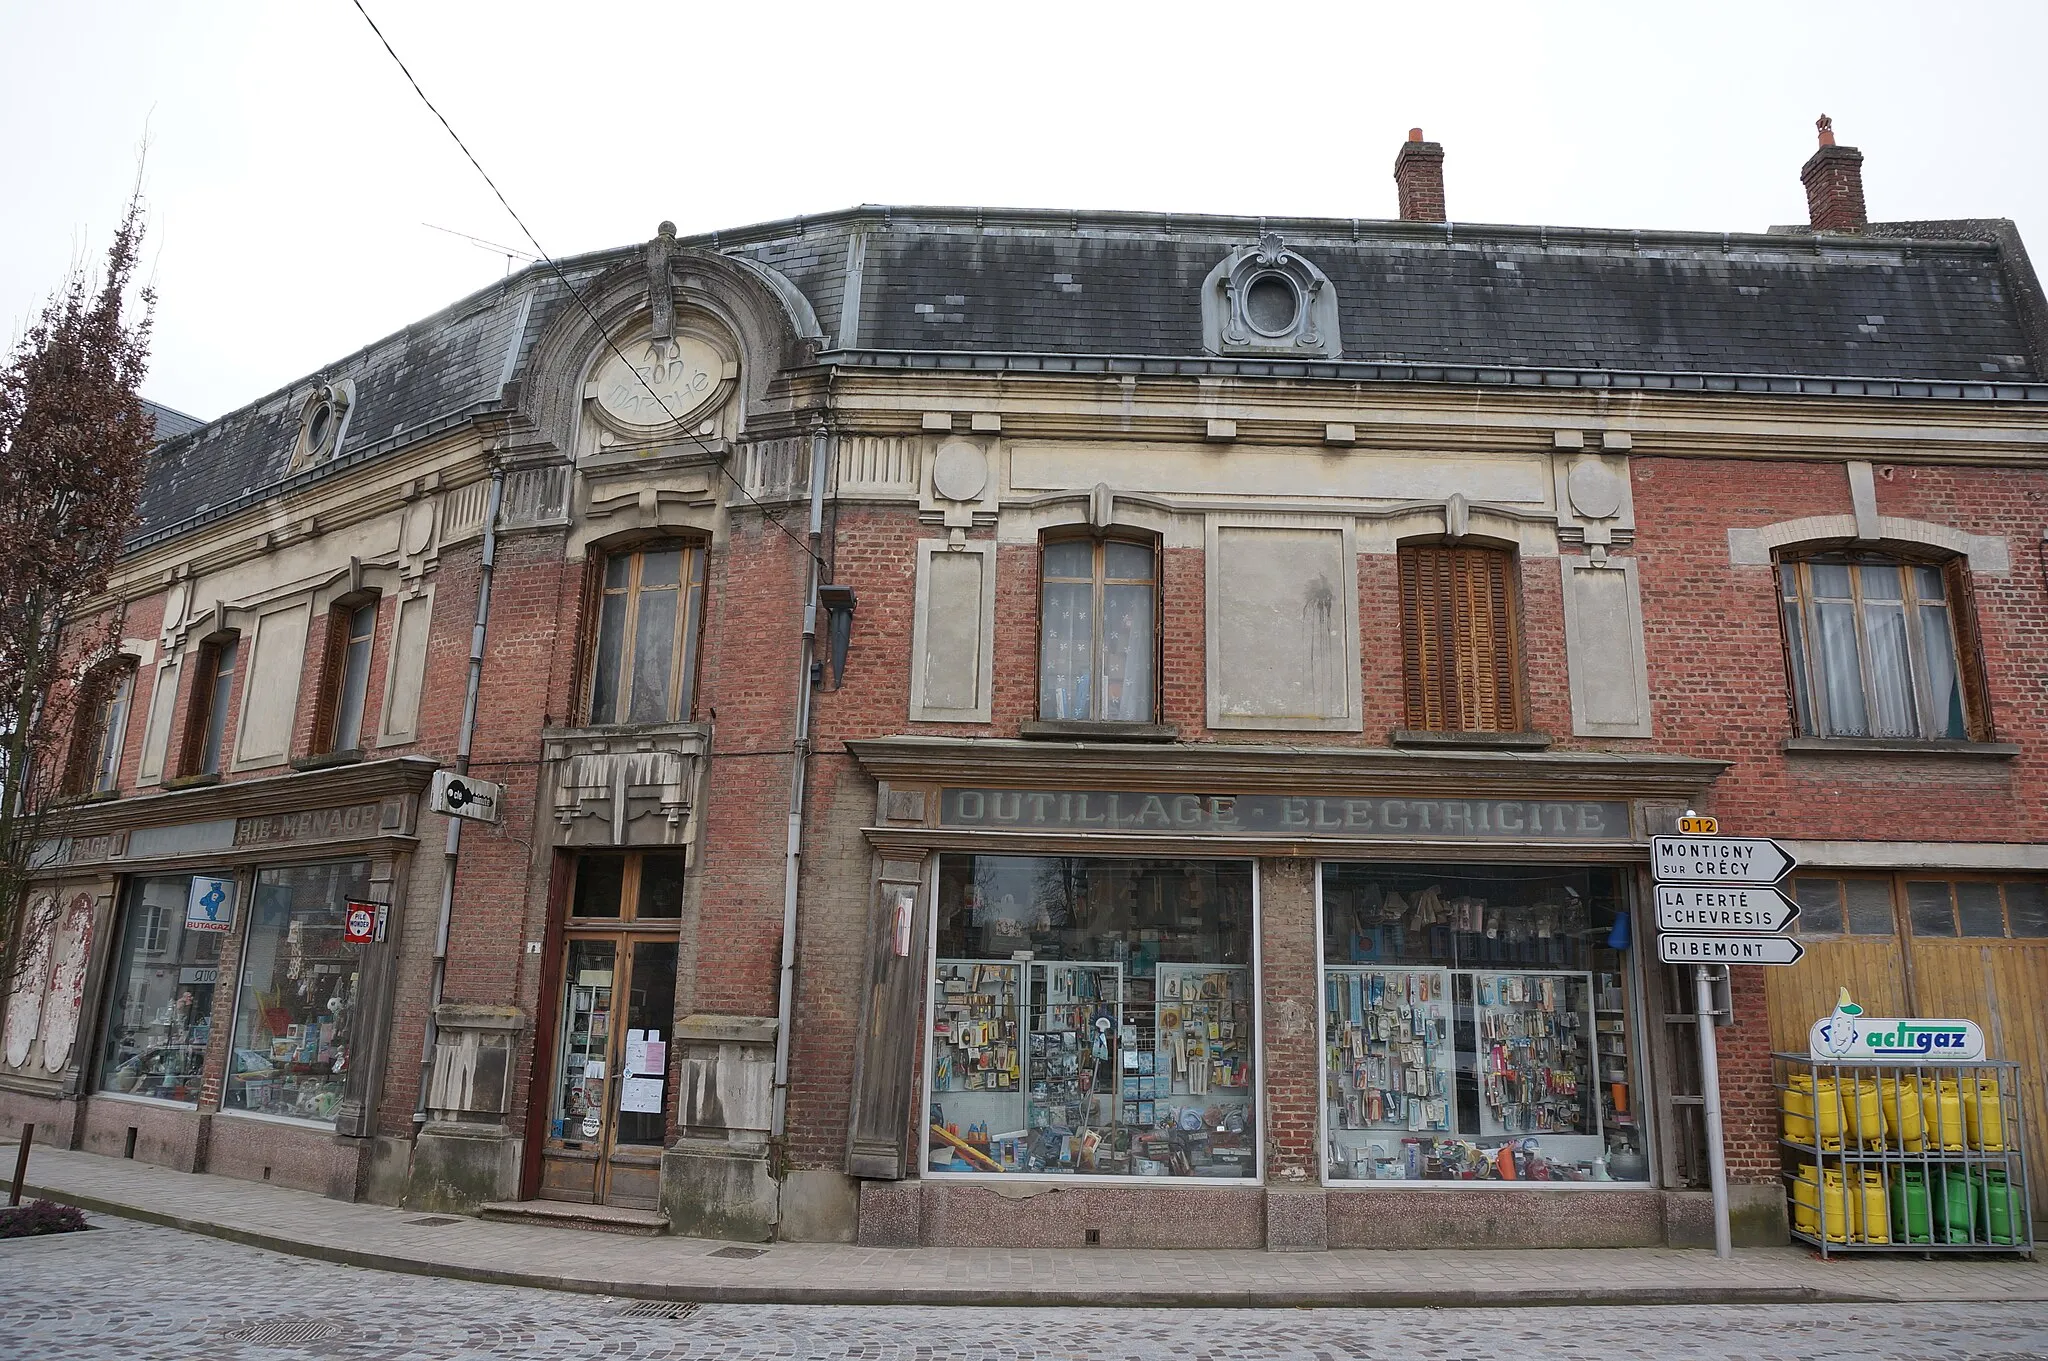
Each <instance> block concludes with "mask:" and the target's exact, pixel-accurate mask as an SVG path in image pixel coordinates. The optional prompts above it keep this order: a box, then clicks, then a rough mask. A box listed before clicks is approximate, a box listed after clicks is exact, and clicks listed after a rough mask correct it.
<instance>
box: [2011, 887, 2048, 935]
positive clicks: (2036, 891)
mask: <svg viewBox="0 0 2048 1361" xmlns="http://www.w3.org/2000/svg"><path fill="white" fill-rule="evenodd" d="M2005 907H2006V911H2007V912H2009V913H2010V914H2011V915H2012V933H2013V934H2014V935H2015V936H2048V885H2042V884H2028V883H2015V884H2007V885H2006V886H2005Z"/></svg>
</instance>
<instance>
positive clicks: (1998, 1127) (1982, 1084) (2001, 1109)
mask: <svg viewBox="0 0 2048 1361" xmlns="http://www.w3.org/2000/svg"><path fill="white" fill-rule="evenodd" d="M1962 1102H1963V1127H1964V1129H1965V1130H1966V1131H1967V1132H1968V1134H1969V1136H1970V1147H1971V1148H1974V1149H1979V1150H1982V1151H1983V1152H1986V1153H2000V1152H2003V1151H2004V1149H2005V1104H2004V1100H2003V1097H2002V1095H2001V1093H2000V1091H1999V1087H1998V1079H1997V1078H1996V1077H1974V1078H1964V1079H1963V1082H1962Z"/></svg>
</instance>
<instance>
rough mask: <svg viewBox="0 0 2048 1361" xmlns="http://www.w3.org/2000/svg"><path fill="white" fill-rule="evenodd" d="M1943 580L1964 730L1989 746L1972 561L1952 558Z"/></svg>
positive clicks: (1945, 566) (1987, 695)
mask: <svg viewBox="0 0 2048 1361" xmlns="http://www.w3.org/2000/svg"><path fill="white" fill-rule="evenodd" d="M1941 578H1942V585H1943V586H1944V587H1945V588H1946V589H1947V592H1948V626H1949V631H1950V632H1951V633H1953V634H1954V635H1955V641H1956V674H1957V676H1958V677H1959V678H1960V679H1961V681H1962V686H1963V728H1964V731H1966V732H1968V733H1969V735H1970V740H1971V741H1973V742H1989V741H1990V740H1991V700H1990V693H1989V690H1988V688H1987V686H1986V684H1985V679H1984V647H1983V642H1982V640H1981V639H1980V638H1979V636H1978V633H1977V599H1976V592H1975V591H1973V590H1972V589H1971V587H1970V560H1969V559H1968V558H1950V559H1949V560H1948V561H1947V562H1945V563H1943V564H1942V568H1941ZM1914 623H1915V624H1916V625H1917V624H1918V623H1919V621H1918V620H1915V621H1914Z"/></svg>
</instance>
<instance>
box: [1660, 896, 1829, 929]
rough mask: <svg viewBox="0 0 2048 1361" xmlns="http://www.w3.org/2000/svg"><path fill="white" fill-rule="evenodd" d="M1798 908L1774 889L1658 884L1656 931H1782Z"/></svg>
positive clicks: (1792, 918) (1794, 916) (1797, 913)
mask: <svg viewBox="0 0 2048 1361" xmlns="http://www.w3.org/2000/svg"><path fill="white" fill-rule="evenodd" d="M1798 916H1799V905H1798V904H1797V903H1794V902H1793V901H1792V900H1791V899H1790V898H1787V897H1786V896H1785V895H1784V894H1782V893H1780V892H1778V890H1776V889H1774V888H1758V887H1756V886H1754V885H1751V884H1712V885H1709V884H1659V885H1657V929H1658V930H1660V931H1744V932H1748V931H1762V932H1777V931H1783V930H1784V929H1785V928H1786V927H1788V926H1790V925H1791V924H1792V923H1793V922H1794V921H1795V920H1796V919H1797V918H1798Z"/></svg>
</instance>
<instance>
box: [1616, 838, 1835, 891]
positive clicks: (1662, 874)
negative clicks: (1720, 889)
mask: <svg viewBox="0 0 2048 1361" xmlns="http://www.w3.org/2000/svg"><path fill="white" fill-rule="evenodd" d="M1798 863H1799V862H1798V861H1797V860H1794V859H1793V858H1792V853H1791V852H1790V851H1787V850H1786V849H1785V848H1784V847H1783V846H1780V845H1779V844H1778V843H1777V842H1775V841H1773V840H1771V839H1770V838H1769V837H1767V836H1659V837H1652V838H1650V868H1651V871H1652V873H1653V874H1654V875H1655V877H1656V879H1657V881H1658V882H1659V883H1671V884H1775V883H1777V882H1778V881H1779V880H1780V879H1783V878H1784V877H1785V876H1786V875H1787V874H1789V873H1791V872H1792V867H1793V866H1794V865H1796V864H1798Z"/></svg>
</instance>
